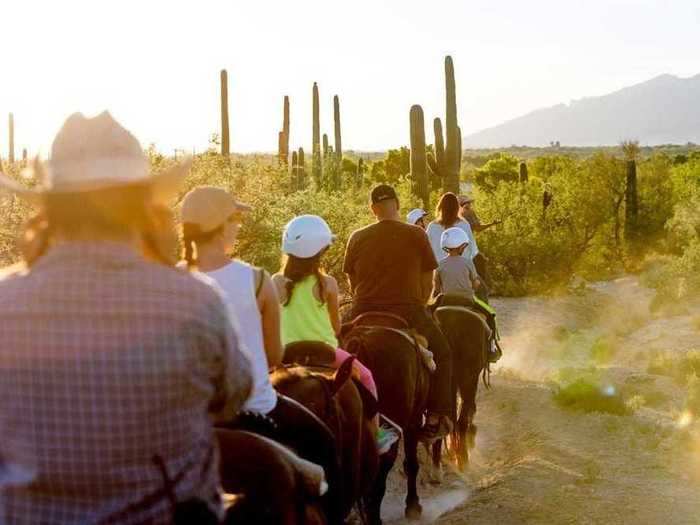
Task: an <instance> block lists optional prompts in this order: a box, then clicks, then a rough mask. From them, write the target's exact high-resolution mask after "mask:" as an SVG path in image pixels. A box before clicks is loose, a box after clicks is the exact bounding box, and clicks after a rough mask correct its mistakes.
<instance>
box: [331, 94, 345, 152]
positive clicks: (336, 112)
mask: <svg viewBox="0 0 700 525" xmlns="http://www.w3.org/2000/svg"><path fill="white" fill-rule="evenodd" d="M333 124H334V129H335V158H336V160H337V161H338V162H340V161H341V160H343V146H342V139H341V136H340V99H339V98H338V95H336V96H334V97H333Z"/></svg>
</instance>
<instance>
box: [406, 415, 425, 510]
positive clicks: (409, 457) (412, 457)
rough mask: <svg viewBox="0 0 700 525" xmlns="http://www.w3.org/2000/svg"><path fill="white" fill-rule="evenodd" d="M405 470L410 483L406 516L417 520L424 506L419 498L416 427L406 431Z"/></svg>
mask: <svg viewBox="0 0 700 525" xmlns="http://www.w3.org/2000/svg"><path fill="white" fill-rule="evenodd" d="M403 447H404V454H405V458H404V470H405V472H406V478H407V479H406V481H407V483H408V491H407V493H406V511H405V516H406V518H408V519H409V520H417V519H419V518H420V517H421V514H422V513H423V507H421V505H420V499H419V498H418V487H417V480H418V469H419V467H420V466H419V463H418V436H417V432H416V429H415V428H412V429H410V430H409V431H407V432H405V433H404V445H403Z"/></svg>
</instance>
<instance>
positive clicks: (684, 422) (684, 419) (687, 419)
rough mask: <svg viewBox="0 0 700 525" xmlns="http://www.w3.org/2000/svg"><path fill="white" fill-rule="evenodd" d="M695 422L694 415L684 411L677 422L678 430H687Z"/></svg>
mask: <svg viewBox="0 0 700 525" xmlns="http://www.w3.org/2000/svg"><path fill="white" fill-rule="evenodd" d="M692 422H693V414H691V413H690V411H689V410H684V411H683V413H682V414H681V416H680V417H679V418H678V421H677V422H676V426H677V427H678V428H687V427H689V426H690V424H691V423H692Z"/></svg>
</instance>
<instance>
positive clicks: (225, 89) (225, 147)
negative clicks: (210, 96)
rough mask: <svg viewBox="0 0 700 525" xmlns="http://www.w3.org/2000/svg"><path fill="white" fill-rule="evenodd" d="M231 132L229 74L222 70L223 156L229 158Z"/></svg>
mask: <svg viewBox="0 0 700 525" xmlns="http://www.w3.org/2000/svg"><path fill="white" fill-rule="evenodd" d="M229 148H230V143H229V130H228V74H227V73H226V70H225V69H222V70H221V154H222V155H223V156H225V157H228V156H229V154H230V149H229Z"/></svg>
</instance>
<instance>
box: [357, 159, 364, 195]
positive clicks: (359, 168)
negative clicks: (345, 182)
mask: <svg viewBox="0 0 700 525" xmlns="http://www.w3.org/2000/svg"><path fill="white" fill-rule="evenodd" d="M364 173H365V161H364V160H362V157H360V158H359V159H358V160H357V172H356V173H355V187H356V188H360V187H361V186H362V181H363V179H364Z"/></svg>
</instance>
